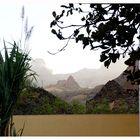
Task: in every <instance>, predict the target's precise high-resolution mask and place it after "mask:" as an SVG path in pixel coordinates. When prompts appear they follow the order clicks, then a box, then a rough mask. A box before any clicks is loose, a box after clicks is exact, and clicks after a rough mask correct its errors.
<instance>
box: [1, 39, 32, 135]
mask: <svg viewBox="0 0 140 140" xmlns="http://www.w3.org/2000/svg"><path fill="white" fill-rule="evenodd" d="M12 45H13V46H12V49H11V51H10V52H8V49H7V48H6V45H5V42H4V55H2V53H1V52H0V135H2V136H4V135H8V134H7V130H8V125H9V121H10V118H11V116H12V115H13V111H14V107H15V105H16V102H17V100H18V98H19V96H20V93H21V91H22V90H23V88H24V87H25V81H26V80H27V78H28V76H29V75H27V71H29V70H30V65H29V61H30V58H29V56H28V53H26V52H23V51H21V50H20V49H19V47H18V46H17V44H16V42H14V43H13V44H12Z"/></svg>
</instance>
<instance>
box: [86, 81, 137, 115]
mask: <svg viewBox="0 0 140 140" xmlns="http://www.w3.org/2000/svg"><path fill="white" fill-rule="evenodd" d="M86 105H87V112H88V113H101V114H102V113H137V112H138V91H135V90H134V91H131V92H127V90H126V89H125V87H122V86H121V85H120V84H119V83H118V82H116V81H115V80H111V81H109V82H107V83H106V84H105V85H104V86H103V88H102V89H101V90H100V92H99V93H97V94H96V95H95V97H94V98H93V99H91V100H89V101H87V103H86Z"/></svg>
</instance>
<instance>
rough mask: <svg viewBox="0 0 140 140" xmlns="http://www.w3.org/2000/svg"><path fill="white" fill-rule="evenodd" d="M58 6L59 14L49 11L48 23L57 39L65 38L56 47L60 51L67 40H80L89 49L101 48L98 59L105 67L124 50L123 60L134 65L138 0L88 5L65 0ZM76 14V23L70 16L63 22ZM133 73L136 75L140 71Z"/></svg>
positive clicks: (139, 55) (138, 51) (138, 50)
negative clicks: (64, 3) (68, 31)
mask: <svg viewBox="0 0 140 140" xmlns="http://www.w3.org/2000/svg"><path fill="white" fill-rule="evenodd" d="M61 7H62V13H61V14H60V15H59V14H57V13H56V12H53V17H54V20H53V21H52V22H51V26H50V27H51V28H53V29H52V33H53V34H55V35H56V36H57V37H58V38H59V39H60V40H67V44H66V45H65V46H64V47H63V48H62V49H60V51H63V50H64V49H65V48H66V47H67V45H68V43H69V41H70V40H71V39H74V40H75V41H76V43H78V42H82V46H83V49H85V48H86V47H87V46H90V47H91V50H97V49H101V51H102V52H101V54H100V61H101V62H104V66H105V67H107V68H108V67H109V65H110V64H111V63H115V62H116V61H117V60H118V59H119V58H120V56H122V57H125V56H126V54H129V58H128V60H127V61H126V62H125V64H127V65H130V66H131V65H133V66H134V64H135V62H136V60H140V46H139V45H138V44H135V42H136V41H137V42H138V41H139V39H140V33H138V30H139V28H140V22H139V19H140V5H139V4H131V5H130V4H90V3H89V5H88V4H68V5H62V6H61ZM85 7H86V8H85ZM54 13H55V14H54ZM78 14H79V16H81V20H80V21H79V22H81V24H80V25H79V24H75V23H74V22H75V20H71V21H72V22H71V23H70V24H69V25H66V24H65V21H66V20H67V18H69V20H70V19H71V18H72V17H74V16H75V15H78ZM63 17H66V18H63ZM77 17H78V16H77ZM67 28H69V29H70V34H69V35H68V37H65V36H64V34H65V31H66V32H67ZM83 31H84V34H83ZM51 54H52V53H51ZM139 73H140V72H139ZM137 76H139V77H140V74H138V75H137ZM139 77H137V78H136V77H135V78H136V80H134V81H135V82H136V83H138V84H139V83H140V80H139V79H140V78H139ZM128 78H129V77H128ZM130 80H132V79H130Z"/></svg>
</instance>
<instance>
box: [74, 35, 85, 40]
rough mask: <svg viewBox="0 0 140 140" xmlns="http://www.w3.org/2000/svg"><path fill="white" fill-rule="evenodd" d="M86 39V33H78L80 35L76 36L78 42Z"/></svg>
mask: <svg viewBox="0 0 140 140" xmlns="http://www.w3.org/2000/svg"><path fill="white" fill-rule="evenodd" d="M83 39H84V34H80V35H78V37H77V38H76V42H78V41H79V40H83Z"/></svg>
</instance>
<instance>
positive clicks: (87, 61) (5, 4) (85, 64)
mask: <svg viewBox="0 0 140 140" xmlns="http://www.w3.org/2000/svg"><path fill="white" fill-rule="evenodd" d="M61 4H64V3H63V2H62V1H59V0H11V1H10V0H4V1H3V0H0V41H1V42H2V40H3V38H4V39H5V40H6V41H12V40H18V39H19V38H20V33H21V16H20V15H21V9H22V6H24V7H25V15H26V16H28V21H29V26H34V30H33V34H32V37H31V40H30V49H31V52H30V55H31V57H32V58H33V59H35V58H42V59H44V60H45V62H46V65H47V67H48V68H49V69H52V71H53V73H70V72H75V71H78V70H79V69H82V68H99V67H100V66H101V63H99V53H98V52H95V51H90V49H89V48H88V47H87V49H85V50H84V51H83V49H82V46H81V44H79V45H78V44H75V43H74V42H70V43H69V46H68V48H67V49H66V50H65V51H63V52H61V53H59V54H57V55H50V54H48V53H47V51H51V52H56V51H57V50H58V49H60V48H61V47H63V45H65V43H64V42H61V41H60V40H58V39H57V38H56V37H55V36H54V35H53V34H52V33H51V29H50V22H51V21H52V19H53V17H52V11H54V10H55V11H59V10H60V5H61ZM1 47H2V46H1Z"/></svg>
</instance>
